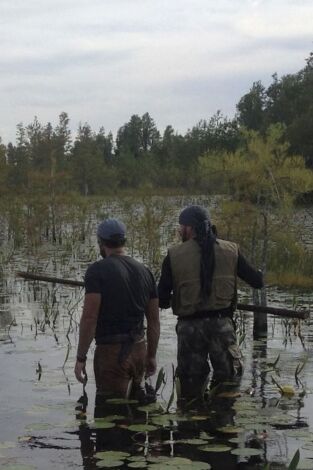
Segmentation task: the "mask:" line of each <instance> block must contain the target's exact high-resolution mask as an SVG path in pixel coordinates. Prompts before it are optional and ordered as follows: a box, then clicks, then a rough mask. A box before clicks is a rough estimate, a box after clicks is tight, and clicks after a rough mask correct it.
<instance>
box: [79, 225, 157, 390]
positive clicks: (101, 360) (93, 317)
mask: <svg viewBox="0 0 313 470" xmlns="http://www.w3.org/2000/svg"><path fill="white" fill-rule="evenodd" d="M97 237H98V244H99V248H100V254H101V255H102V257H103V259H102V260H101V261H97V262H95V263H93V264H92V265H91V266H89V268H88V269H87V271H86V275H85V301H84V307H83V314H82V317H81V321H80V327H79V343H78V350H77V361H76V365H75V375H76V378H77V380H78V381H80V382H82V383H84V382H85V380H86V369H85V365H86V360H87V352H88V350H89V347H90V344H91V342H92V340H93V339H94V338H95V340H96V350H95V355H94V372H95V379H96V387H97V395H98V396H104V397H108V396H115V397H128V396H130V394H131V395H132V396H134V395H135V394H136V392H137V391H140V390H141V389H140V383H141V381H142V378H143V377H144V375H145V376H150V375H153V374H154V373H155V371H156V351H157V346H158V340H159V334H160V324H159V309H158V295H157V289H156V285H155V281H154V278H153V275H152V273H151V272H150V271H149V270H148V269H147V268H146V267H145V266H144V265H143V264H141V263H139V262H138V261H136V260H135V259H133V258H131V257H129V256H126V254H125V252H124V245H125V242H126V228H125V225H124V224H123V223H122V222H120V221H119V220H117V219H107V220H105V221H103V222H102V223H101V224H100V225H99V227H98V230H97ZM144 318H146V321H147V344H146V343H145V339H144Z"/></svg>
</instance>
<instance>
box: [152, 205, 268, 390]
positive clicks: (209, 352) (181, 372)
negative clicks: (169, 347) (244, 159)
mask: <svg viewBox="0 0 313 470" xmlns="http://www.w3.org/2000/svg"><path fill="white" fill-rule="evenodd" d="M179 224H180V234H181V238H182V241H183V243H181V244H180V245H177V246H174V247H172V248H170V249H169V251H168V254H167V256H166V257H165V259H164V261H163V265H162V271H161V278H160V282H159V286H158V289H159V300H160V307H161V308H168V307H170V306H171V307H172V309H173V313H174V315H177V317H178V321H177V326H176V332H177V339H178V349H177V375H178V377H179V379H180V383H181V390H182V395H183V396H185V397H191V396H197V395H200V394H201V393H202V391H203V389H204V387H205V385H206V383H207V379H208V375H209V371H210V367H209V363H208V357H209V358H210V361H211V364H212V367H213V371H214V375H213V378H214V379H215V380H216V381H217V382H221V381H225V380H229V379H231V378H233V377H235V376H238V375H240V374H241V373H242V364H241V353H240V350H239V347H238V346H237V342H236V334H235V330H234V325H233V320H232V315H233V312H234V309H235V307H236V294H237V292H236V285H237V276H239V277H240V278H241V279H243V280H244V281H245V282H247V283H248V284H249V285H250V286H252V287H254V288H261V287H262V286H263V277H262V273H261V272H260V271H256V270H255V269H254V268H252V267H251V266H250V265H249V264H248V262H247V261H246V260H245V258H244V257H243V256H242V254H241V253H240V252H239V249H238V245H236V244H235V243H232V242H229V241H226V240H221V239H218V238H217V236H216V231H215V230H214V229H213V227H212V225H211V222H210V218H209V214H208V212H207V210H206V209H205V208H203V207H201V206H197V205H193V206H189V207H186V208H185V209H184V210H183V211H182V212H181V214H180V216H179Z"/></svg>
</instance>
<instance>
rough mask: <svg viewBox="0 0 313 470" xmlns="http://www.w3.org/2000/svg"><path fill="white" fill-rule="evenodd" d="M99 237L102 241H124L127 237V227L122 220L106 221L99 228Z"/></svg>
mask: <svg viewBox="0 0 313 470" xmlns="http://www.w3.org/2000/svg"><path fill="white" fill-rule="evenodd" d="M97 236H98V237H99V238H102V240H116V239H117V238H120V239H123V238H125V236H126V227H125V225H124V224H123V222H121V221H120V220H117V219H106V220H104V221H103V222H101V224H100V225H99V226H98V229H97Z"/></svg>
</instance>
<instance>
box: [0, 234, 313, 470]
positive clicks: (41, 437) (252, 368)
mask: <svg viewBox="0 0 313 470" xmlns="http://www.w3.org/2000/svg"><path fill="white" fill-rule="evenodd" d="M134 246H135V245H134ZM94 247H95V238H94V236H93V235H91V234H90V237H89V238H87V239H86V240H85V241H84V243H82V242H77V243H75V244H73V245H70V244H67V245H66V246H63V247H61V248H60V247H55V246H53V245H51V244H49V243H48V242H46V243H43V244H42V246H41V247H39V248H38V249H37V250H36V252H35V253H30V252H29V250H28V251H27V252H26V251H25V249H24V248H22V249H19V250H15V251H14V252H13V255H12V256H11V257H10V259H9V261H8V262H6V263H5V266H4V269H3V273H2V274H1V276H0V358H1V379H0V397H1V398H0V400H1V408H0V423H1V426H0V466H1V467H0V468H6V469H12V470H13V469H20V470H22V469H24V470H27V469H29V470H31V469H40V470H41V469H42V470H46V469H47V470H48V469H53V468H56V469H63V468H64V469H67V468H78V467H82V468H85V469H88V470H90V469H95V468H98V466H97V463H98V465H99V462H101V461H104V460H103V459H97V458H95V454H96V452H99V451H110V450H112V451H113V450H114V451H124V452H126V453H127V454H128V455H127V456H125V455H124V456H120V459H118V458H116V459H115V460H114V459H113V460H112V458H111V460H110V458H109V457H107V460H106V461H104V462H106V463H103V464H102V465H107V467H106V468H112V467H114V465H115V464H114V462H118V461H120V465H119V466H118V465H117V468H154V469H155V470H157V469H158V468H164V469H170V468H174V469H176V470H177V469H180V468H187V466H189V467H191V468H198V469H200V470H201V468H203V469H205V468H209V467H208V466H207V465H208V464H209V465H211V467H212V469H214V470H218V469H221V468H223V469H225V470H227V469H235V468H247V469H250V468H251V469H252V468H253V469H263V468H265V464H266V462H271V467H270V468H271V469H287V467H288V462H289V461H290V460H291V458H292V457H293V455H294V453H295V451H296V450H297V449H300V454H301V460H302V464H301V465H300V466H298V468H299V469H301V468H302V469H304V468H312V469H313V412H312V409H313V364H312V362H313V357H312V356H313V355H312V351H313V324H312V321H311V320H308V321H305V322H300V323H299V322H294V321H292V320H289V321H286V320H281V319H278V318H274V317H269V323H268V335H267V338H265V339H257V340H254V339H253V318H252V315H250V314H245V315H244V316H239V317H238V319H237V322H238V326H239V330H240V334H241V335H242V334H243V333H244V336H242V338H243V337H244V340H243V343H242V350H243V353H244V356H245V373H244V376H243V378H242V381H241V383H240V385H239V387H237V388H236V389H235V392H233V388H231V390H232V392H233V393H232V394H230V396H228V397H227V396H226V397H225V396H224V397H223V396H216V397H215V398H214V399H213V401H212V402H211V403H210V404H208V405H207V406H205V407H203V408H202V409H194V407H192V406H191V407H190V409H189V410H188V412H187V413H184V414H183V415H181V414H179V415H177V414H175V413H176V412H177V410H176V402H175V401H174V402H173V404H172V405H171V408H170V410H169V411H170V413H173V415H172V416H167V414H168V413H166V412H165V411H164V412H163V413H161V414H160V413H156V412H153V411H150V412H148V413H147V412H145V411H140V410H138V406H137V405H125V404H124V405H111V406H112V410H109V414H110V415H115V416H113V417H111V419H110V420H109V421H110V422H112V423H113V424H112V426H113V425H114V427H110V428H108V429H103V428H101V429H100V428H99V424H98V425H97V424H95V421H94V391H95V388H94V379H93V374H92V354H89V360H88V376H89V381H88V384H87V388H86V392H87V395H88V406H87V409H86V417H85V419H78V418H82V416H81V415H80V411H79V409H75V408H79V407H80V406H81V405H80V404H79V403H77V400H78V399H79V398H80V397H81V396H82V386H81V385H80V384H78V383H77V382H76V380H75V377H74V373H73V367H74V360H75V354H76V346H77V338H78V329H77V326H78V322H79V316H80V312H81V307H82V298H83V291H82V289H78V288H71V287H64V286H53V285H46V284H43V283H38V282H26V281H23V280H21V279H17V278H16V277H15V275H14V273H15V271H16V270H23V269H28V268H29V267H32V268H33V269H36V271H38V272H45V273H47V274H49V275H54V276H59V277H66V278H74V279H82V276H83V273H84V271H85V269H86V267H87V265H88V264H89V263H90V262H91V261H93V260H94V259H95V256H96V252H95V250H94ZM134 250H135V251H136V249H135V248H134ZM247 296H248V292H247V291H245V292H244V291H243V292H241V298H242V299H243V300H244V299H245V297H247ZM268 296H269V302H271V304H273V305H275V306H284V307H286V306H287V307H288V306H289V307H292V305H293V304H294V301H295V296H296V299H297V302H298V303H299V304H301V305H302V306H304V307H309V306H310V304H311V303H312V300H313V297H312V294H311V293H303V292H301V293H299V292H287V291H283V290H278V289H271V290H269V292H268ZM161 326H162V333H161V340H160V346H159V352H158V365H159V367H164V369H165V371H166V375H167V380H166V384H165V386H164V387H162V388H161V393H159V396H158V402H159V403H160V404H161V405H162V406H163V409H164V410H166V408H167V405H168V401H169V399H170V395H171V391H172V364H173V365H174V366H175V363H176V337H175V319H174V317H173V316H172V314H171V311H163V312H161ZM278 356H279V359H278V361H277V364H276V365H275V367H273V365H272V364H273V363H274V362H275V361H276V360H277V358H278ZM305 361H306V363H305V366H304V369H303V371H302V372H301V373H300V375H299V380H298V381H297V380H296V377H295V371H296V369H297V366H298V365H299V364H301V363H302V362H305ZM272 376H273V377H274V379H275V380H276V381H277V382H278V383H279V384H280V385H281V386H285V385H289V386H292V387H293V389H294V392H295V393H294V395H292V396H282V395H281V393H280V392H279V389H278V387H277V386H276V385H275V384H274V383H273V382H272V378H271V377H272ZM117 415H118V416H119V417H116V416H117ZM154 415H156V416H154ZM164 415H165V416H164ZM160 416H161V417H160ZM134 423H136V424H140V423H141V424H149V425H153V426H154V427H155V429H152V430H148V431H147V430H146V431H145V430H143V431H133V430H131V429H129V426H131V425H132V424H134ZM97 426H98V427H97ZM225 426H227V428H226V429H221V428H225ZM229 426H233V427H235V428H230V427H229ZM147 429H148V428H147ZM204 433H205V434H204ZM233 438H237V439H238V442H233V441H231V442H230V439H233ZM187 439H189V441H188V442H186V440H187ZM190 439H201V440H202V442H201V441H199V442H198V441H190ZM180 441H184V442H180ZM213 444H214V445H224V446H227V447H228V448H229V449H228V450H227V448H226V449H225V448H224V451H223V452H221V450H223V448H219V449H216V448H215V451H214V449H212V448H209V450H210V451H209V450H208V449H206V450H205V448H207V447H208V446H211V445H213ZM238 448H239V449H242V448H249V449H251V448H254V449H257V451H256V452H255V453H256V454H257V455H255V456H252V457H245V456H244V454H245V451H239V454H240V452H241V455H235V454H234V453H232V452H233V451H235V449H238ZM217 450H219V452H217ZM235 452H236V451H235ZM134 457H141V460H140V459H139V458H138V459H137V461H135V459H134ZM151 457H157V458H158V460H156V461H155V462H151V461H149V459H151ZM161 457H168V459H169V458H171V460H168V461H166V462H165V461H164V459H163V462H162V459H161ZM175 457H180V458H184V459H190V461H193V462H195V461H197V462H202V464H200V463H198V464H197V465H198V466H197V465H196V464H192V463H191V462H190V461H188V460H185V461H183V460H173V459H174V458H175ZM311 463H312V465H311V466H310V464H311ZM201 465H202V466H201Z"/></svg>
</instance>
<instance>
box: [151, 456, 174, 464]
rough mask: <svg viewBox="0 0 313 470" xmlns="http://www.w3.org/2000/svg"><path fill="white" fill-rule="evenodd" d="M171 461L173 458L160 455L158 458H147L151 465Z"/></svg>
mask: <svg viewBox="0 0 313 470" xmlns="http://www.w3.org/2000/svg"><path fill="white" fill-rule="evenodd" d="M170 459H171V457H166V456H165V455H159V456H158V457H153V456H150V457H147V461H148V462H149V463H161V462H163V463H164V462H168V461H169V460H170Z"/></svg>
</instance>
